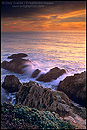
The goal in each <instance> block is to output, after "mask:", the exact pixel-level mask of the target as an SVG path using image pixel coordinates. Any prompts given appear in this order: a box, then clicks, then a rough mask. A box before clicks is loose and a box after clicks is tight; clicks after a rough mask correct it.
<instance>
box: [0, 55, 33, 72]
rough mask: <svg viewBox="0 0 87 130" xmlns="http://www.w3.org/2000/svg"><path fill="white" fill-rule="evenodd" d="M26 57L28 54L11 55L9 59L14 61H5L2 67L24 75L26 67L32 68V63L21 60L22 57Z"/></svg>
mask: <svg viewBox="0 0 87 130" xmlns="http://www.w3.org/2000/svg"><path fill="white" fill-rule="evenodd" d="M24 55H26V54H22V53H21V54H20V53H19V54H13V55H11V56H10V57H9V58H10V59H11V58H12V59H13V60H11V61H10V62H8V61H3V62H2V63H1V67H2V68H3V69H6V70H10V71H12V72H15V73H19V74H23V73H24V70H23V69H24V68H25V67H27V66H32V63H31V61H30V60H28V59H22V58H21V57H24ZM26 56H27V55H26ZM26 63H29V64H26Z"/></svg>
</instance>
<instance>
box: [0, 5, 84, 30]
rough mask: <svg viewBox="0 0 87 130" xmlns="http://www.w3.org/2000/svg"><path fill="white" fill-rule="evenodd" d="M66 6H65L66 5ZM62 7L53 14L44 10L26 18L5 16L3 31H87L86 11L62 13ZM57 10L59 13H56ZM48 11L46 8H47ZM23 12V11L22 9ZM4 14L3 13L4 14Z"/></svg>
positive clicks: (2, 23)
mask: <svg viewBox="0 0 87 130" xmlns="http://www.w3.org/2000/svg"><path fill="white" fill-rule="evenodd" d="M64 6H65V5H64ZM67 6H68V5H67ZM58 7H60V6H57V7H56V6H55V9H54V10H55V11H52V10H53V7H52V10H51V11H52V12H51V11H49V10H50V8H49V10H44V9H43V12H41V13H40V12H39V13H36V14H35V13H34V12H33V14H32V15H30V12H29V14H28V13H27V15H25V16H21V17H20V15H19V16H18V17H16V13H15V16H14V17H12V16H7V17H6V16H5V17H1V31H2V32H9V31H50V30H51V31H52V30H53V31H54V30H56V31H58V30H85V29H86V9H85V8H83V9H80V8H77V9H67V8H66V10H67V11H66V10H65V11H61V8H62V7H61V8H59V11H58ZM56 8H57V11H56ZM45 9H46V8H45ZM47 9H48V8H47ZM20 10H21V9H20ZM41 11H42V10H41ZM2 13H3V12H2Z"/></svg>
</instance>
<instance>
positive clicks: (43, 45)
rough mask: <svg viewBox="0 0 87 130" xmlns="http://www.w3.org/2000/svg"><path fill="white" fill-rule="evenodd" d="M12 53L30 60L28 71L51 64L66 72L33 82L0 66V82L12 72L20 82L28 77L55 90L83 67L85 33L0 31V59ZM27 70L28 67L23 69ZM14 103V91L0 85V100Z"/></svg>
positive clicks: (41, 68) (5, 58)
mask: <svg viewBox="0 0 87 130" xmlns="http://www.w3.org/2000/svg"><path fill="white" fill-rule="evenodd" d="M15 53H26V54H28V57H26V59H29V60H31V61H32V63H33V66H32V72H33V71H34V70H35V69H37V68H38V69H40V70H41V73H46V72H47V71H49V70H50V69H52V68H54V67H59V68H61V69H65V70H66V72H67V73H66V74H64V75H62V76H60V77H59V78H57V79H56V80H52V81H51V82H48V83H44V82H39V81H36V79H34V78H31V77H30V75H29V74H28V73H27V74H26V75H25V74H16V73H14V72H10V71H7V70H5V69H2V68H1V84H2V83H3V81H4V78H5V76H6V75H12V74H13V75H15V76H17V77H18V78H19V80H20V82H22V83H23V82H29V81H30V80H33V81H36V82H38V83H39V84H42V86H43V87H49V88H51V89H53V90H56V86H57V85H58V84H59V82H60V81H61V80H63V79H64V78H65V77H66V76H70V75H74V74H75V73H81V72H83V71H85V70H86V32H85V31H58V32H54V31H53V32H51V31H50V32H2V33H1V62H2V61H4V60H7V61H10V59H7V57H8V56H10V55H11V54H15ZM27 72H28V70H27ZM4 101H7V102H11V103H12V104H14V103H15V93H8V92H7V91H5V90H4V89H3V88H2V87H1V102H4Z"/></svg>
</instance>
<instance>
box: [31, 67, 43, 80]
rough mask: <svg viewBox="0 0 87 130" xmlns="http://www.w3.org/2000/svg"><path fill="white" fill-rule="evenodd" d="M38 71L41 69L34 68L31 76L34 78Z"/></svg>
mask: <svg viewBox="0 0 87 130" xmlns="http://www.w3.org/2000/svg"><path fill="white" fill-rule="evenodd" d="M40 72H41V70H39V69H36V70H35V71H34V72H33V73H32V75H31V77H33V78H36V77H37V75H38V74H39V73H40Z"/></svg>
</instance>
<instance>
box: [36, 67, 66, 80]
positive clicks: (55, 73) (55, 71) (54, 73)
mask: <svg viewBox="0 0 87 130" xmlns="http://www.w3.org/2000/svg"><path fill="white" fill-rule="evenodd" d="M64 73H66V71H65V70H64V69H59V68H58V67H55V68H52V69H51V70H50V71H49V72H47V73H46V74H41V75H40V76H39V77H38V78H37V79H36V80H37V81H43V82H50V81H51V80H53V79H57V78H58V77H59V76H61V75H63V74H64Z"/></svg>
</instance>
